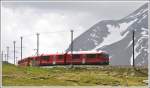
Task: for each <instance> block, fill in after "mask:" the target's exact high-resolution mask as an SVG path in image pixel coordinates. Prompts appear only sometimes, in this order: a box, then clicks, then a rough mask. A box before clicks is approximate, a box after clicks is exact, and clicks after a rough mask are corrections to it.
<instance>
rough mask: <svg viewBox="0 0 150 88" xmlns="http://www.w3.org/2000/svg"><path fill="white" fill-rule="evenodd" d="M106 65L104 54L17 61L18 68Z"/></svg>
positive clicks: (50, 56) (43, 56)
mask: <svg viewBox="0 0 150 88" xmlns="http://www.w3.org/2000/svg"><path fill="white" fill-rule="evenodd" d="M70 64H73V65H84V64H85V65H108V64H109V55H108V54H107V53H105V52H85V51H84V52H77V53H73V54H71V53H65V54H49V55H40V56H32V57H27V58H24V59H22V60H20V61H18V65H19V66H49V65H70Z"/></svg>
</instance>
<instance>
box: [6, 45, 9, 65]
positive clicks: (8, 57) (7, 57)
mask: <svg viewBox="0 0 150 88" xmlns="http://www.w3.org/2000/svg"><path fill="white" fill-rule="evenodd" d="M6 48H7V62H8V60H9V46H7V47H6Z"/></svg>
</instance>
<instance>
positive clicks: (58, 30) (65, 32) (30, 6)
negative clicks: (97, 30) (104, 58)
mask: <svg viewBox="0 0 150 88" xmlns="http://www.w3.org/2000/svg"><path fill="white" fill-rule="evenodd" d="M144 3H145V2H3V3H2V5H1V10H2V11H1V18H2V19H1V25H2V27H1V30H2V50H3V51H4V52H6V46H9V47H10V58H13V41H14V40H15V41H16V47H17V48H16V53H17V57H18V59H19V58H20V36H23V57H26V56H32V55H35V53H36V51H35V50H34V49H36V33H37V32H38V33H40V54H48V53H56V52H59V53H62V52H64V51H65V50H66V49H67V47H68V46H69V44H70V30H71V29H73V30H74V38H75V37H77V36H79V35H80V34H82V33H83V32H84V31H86V30H88V29H89V28H90V27H91V26H92V25H94V24H96V23H97V22H99V21H101V20H118V19H121V18H123V17H125V16H127V15H128V14H130V13H132V12H133V11H134V10H136V9H137V8H139V7H140V6H141V5H143V4H144ZM10 62H13V60H10Z"/></svg>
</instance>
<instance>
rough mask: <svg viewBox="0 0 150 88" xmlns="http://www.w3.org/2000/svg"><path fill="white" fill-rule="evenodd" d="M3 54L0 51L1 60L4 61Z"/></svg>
mask: <svg viewBox="0 0 150 88" xmlns="http://www.w3.org/2000/svg"><path fill="white" fill-rule="evenodd" d="M3 55H4V53H3V51H2V53H1V57H2V61H4V58H3Z"/></svg>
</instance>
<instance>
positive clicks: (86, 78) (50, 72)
mask: <svg viewBox="0 0 150 88" xmlns="http://www.w3.org/2000/svg"><path fill="white" fill-rule="evenodd" d="M2 68H3V69H2V71H3V72H2V73H3V79H2V81H3V82H2V83H3V86H16V85H17V86H31V85H36V86H42V85H44V86H55V85H59V86H95V85H110V86H118V85H121V86H145V85H147V84H146V83H145V82H143V81H144V80H147V79H148V69H147V68H140V67H139V68H136V69H133V68H132V67H112V66H101V67H99V68H96V67H87V68H85V67H74V68H68V67H67V68H64V67H53V68H41V67H19V66H14V65H12V64H7V63H3V67H2Z"/></svg>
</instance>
